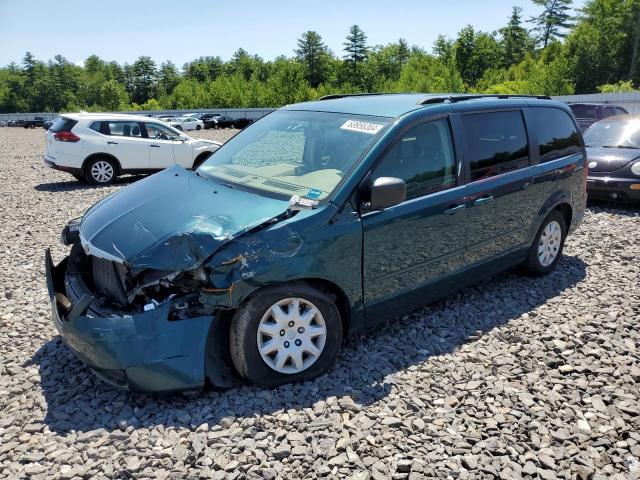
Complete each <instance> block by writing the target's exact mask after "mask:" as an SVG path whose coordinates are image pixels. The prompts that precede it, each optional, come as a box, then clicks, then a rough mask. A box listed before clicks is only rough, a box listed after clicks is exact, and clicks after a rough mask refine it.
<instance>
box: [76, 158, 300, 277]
mask: <svg viewBox="0 0 640 480" xmlns="http://www.w3.org/2000/svg"><path fill="white" fill-rule="evenodd" d="M288 206H289V204H288V202H287V201H284V200H275V199H270V198H266V197H262V196H259V195H255V194H252V193H248V192H244V191H241V190H234V189H231V188H229V187H225V186H223V185H220V184H218V183H216V182H214V181H212V180H208V179H205V178H202V177H199V176H197V175H196V174H194V173H192V172H189V171H187V170H185V169H184V168H182V167H180V166H175V167H173V168H170V169H167V170H164V171H162V172H160V173H157V174H155V175H152V176H150V177H148V178H146V179H144V180H140V181H138V182H135V183H133V184H131V185H129V186H128V187H126V188H123V189H122V190H120V191H119V192H117V193H116V194H114V195H112V196H110V197H107V198H105V199H104V200H102V201H101V202H99V203H97V204H96V205H94V206H93V207H91V209H89V210H88V211H87V213H86V214H85V215H84V217H83V218H82V222H81V224H80V238H81V241H82V245H83V247H84V249H85V251H87V252H88V253H90V254H92V255H96V256H100V257H103V258H107V259H110V260H114V261H119V262H123V263H125V264H127V265H129V266H130V267H132V268H136V269H145V268H149V269H155V270H164V271H171V272H178V271H184V270H191V269H193V268H196V267H197V266H199V265H200V264H201V263H202V262H203V261H204V260H206V259H207V258H208V257H209V256H211V255H212V254H213V253H214V252H215V251H216V250H217V249H218V248H220V247H221V246H222V245H224V244H225V243H227V242H229V241H230V240H232V239H233V238H235V237H237V236H239V235H242V234H243V233H244V232H246V231H248V230H250V229H252V228H254V227H256V226H258V225H260V224H262V223H264V222H265V221H267V220H269V219H272V218H274V217H276V216H278V215H279V214H281V213H283V212H284V211H286V210H287V208H288Z"/></svg>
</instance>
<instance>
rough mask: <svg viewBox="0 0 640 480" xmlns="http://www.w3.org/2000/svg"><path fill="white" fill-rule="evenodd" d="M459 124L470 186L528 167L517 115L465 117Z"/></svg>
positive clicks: (478, 114) (525, 148) (521, 125)
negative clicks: (482, 180) (468, 170)
mask: <svg viewBox="0 0 640 480" xmlns="http://www.w3.org/2000/svg"><path fill="white" fill-rule="evenodd" d="M462 123H463V126H464V144H465V150H464V152H465V158H467V159H468V161H469V166H470V169H471V181H472V182H473V181H475V180H481V179H484V178H489V177H494V176H496V175H501V174H503V173H507V172H510V171H512V170H517V169H519V168H524V167H527V166H529V144H528V141H527V132H526V130H525V127H524V120H523V119H522V113H521V112H520V111H506V112H489V113H472V114H467V115H464V116H463V117H462Z"/></svg>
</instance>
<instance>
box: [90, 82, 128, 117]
mask: <svg viewBox="0 0 640 480" xmlns="http://www.w3.org/2000/svg"><path fill="white" fill-rule="evenodd" d="M98 102H99V103H98V105H99V106H100V107H101V108H102V109H104V110H107V111H110V112H113V111H118V110H126V109H127V106H128V104H129V95H127V91H126V90H125V89H124V86H123V85H122V84H120V83H118V82H117V81H116V80H107V81H106V82H105V83H103V84H102V86H101V87H100V97H99V101H98Z"/></svg>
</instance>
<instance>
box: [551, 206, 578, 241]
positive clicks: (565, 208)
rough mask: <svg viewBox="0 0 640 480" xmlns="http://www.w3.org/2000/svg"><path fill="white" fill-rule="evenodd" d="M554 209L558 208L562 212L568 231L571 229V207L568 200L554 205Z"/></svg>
mask: <svg viewBox="0 0 640 480" xmlns="http://www.w3.org/2000/svg"><path fill="white" fill-rule="evenodd" d="M554 210H558V211H559V212H560V213H561V214H562V217H563V218H564V225H565V227H566V229H567V233H568V232H569V230H570V229H571V220H572V219H573V207H572V206H571V205H570V204H569V203H568V202H562V203H559V204H558V205H556V206H555V208H554Z"/></svg>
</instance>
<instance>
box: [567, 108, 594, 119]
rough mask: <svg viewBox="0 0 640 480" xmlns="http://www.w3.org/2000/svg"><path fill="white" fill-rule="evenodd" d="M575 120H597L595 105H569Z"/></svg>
mask: <svg viewBox="0 0 640 480" xmlns="http://www.w3.org/2000/svg"><path fill="white" fill-rule="evenodd" d="M569 107H570V108H571V110H572V111H573V114H574V115H575V116H576V117H577V118H598V108H597V106H596V105H569Z"/></svg>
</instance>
